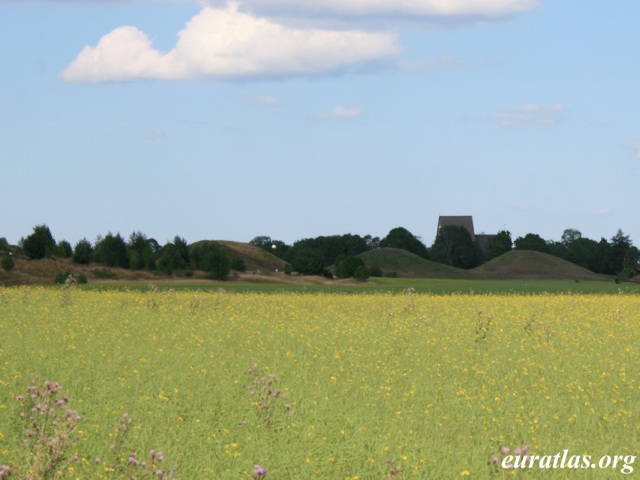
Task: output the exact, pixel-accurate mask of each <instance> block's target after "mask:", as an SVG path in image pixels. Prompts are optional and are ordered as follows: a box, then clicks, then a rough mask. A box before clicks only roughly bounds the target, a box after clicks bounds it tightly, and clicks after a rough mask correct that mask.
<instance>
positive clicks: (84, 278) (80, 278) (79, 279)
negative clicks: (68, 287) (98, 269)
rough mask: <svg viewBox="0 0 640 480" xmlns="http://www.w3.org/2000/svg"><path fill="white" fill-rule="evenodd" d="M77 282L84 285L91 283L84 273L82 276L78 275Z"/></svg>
mask: <svg viewBox="0 0 640 480" xmlns="http://www.w3.org/2000/svg"><path fill="white" fill-rule="evenodd" d="M76 280H77V281H78V283H82V284H85V283H89V281H88V280H87V276H86V275H85V274H84V273H81V274H80V275H78V276H77V277H76Z"/></svg>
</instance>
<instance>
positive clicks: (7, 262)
mask: <svg viewBox="0 0 640 480" xmlns="http://www.w3.org/2000/svg"><path fill="white" fill-rule="evenodd" d="M0 265H2V268H3V269H4V271H5V272H8V271H10V270H13V267H15V266H16V262H15V261H14V260H13V256H11V255H3V256H2V260H0Z"/></svg>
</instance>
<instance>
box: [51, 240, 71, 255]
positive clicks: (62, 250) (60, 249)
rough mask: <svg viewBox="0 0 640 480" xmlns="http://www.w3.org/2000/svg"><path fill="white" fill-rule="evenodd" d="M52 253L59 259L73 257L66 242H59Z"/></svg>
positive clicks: (69, 245)
mask: <svg viewBox="0 0 640 480" xmlns="http://www.w3.org/2000/svg"><path fill="white" fill-rule="evenodd" d="M54 253H55V255H56V256H58V257H61V258H71V256H72V255H73V248H71V244H70V243H69V242H67V241H66V240H60V241H59V242H58V244H57V245H56V248H55V250H54Z"/></svg>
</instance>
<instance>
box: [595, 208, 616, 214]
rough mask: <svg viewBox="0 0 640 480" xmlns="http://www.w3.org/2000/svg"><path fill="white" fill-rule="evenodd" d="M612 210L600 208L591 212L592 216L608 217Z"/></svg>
mask: <svg viewBox="0 0 640 480" xmlns="http://www.w3.org/2000/svg"><path fill="white" fill-rule="evenodd" d="M612 211H613V210H611V209H610V208H609V207H601V208H596V209H595V210H593V211H592V213H593V214H594V215H609V214H610V213H611V212H612Z"/></svg>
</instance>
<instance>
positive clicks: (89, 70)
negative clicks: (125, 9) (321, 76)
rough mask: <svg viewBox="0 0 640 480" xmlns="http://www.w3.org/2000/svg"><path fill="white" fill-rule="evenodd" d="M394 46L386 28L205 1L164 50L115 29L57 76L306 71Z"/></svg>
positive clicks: (366, 58) (128, 29)
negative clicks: (320, 23)
mask: <svg viewBox="0 0 640 480" xmlns="http://www.w3.org/2000/svg"><path fill="white" fill-rule="evenodd" d="M399 51H400V47H399V45H398V41H397V38H396V36H395V35H393V34H390V33H373V32H366V31H357V30H320V29H297V28H292V27H287V26H285V25H283V24H279V23H275V22H274V21H272V20H269V19H266V18H261V17H257V16H255V15H251V14H247V13H242V12H239V11H238V6H237V4H230V5H229V6H227V7H225V8H213V7H204V8H203V9H202V10H201V11H200V12H199V13H198V14H197V15H196V16H195V17H193V18H192V19H191V20H190V21H189V22H188V23H187V25H186V27H185V28H184V30H182V31H181V32H180V33H179V34H178V42H177V44H176V46H175V48H174V49H172V50H171V51H169V52H166V53H163V52H160V51H158V50H156V49H155V48H154V47H153V46H152V44H151V40H150V39H149V37H148V36H147V35H146V34H145V33H144V32H142V31H141V30H139V29H138V28H136V27H134V26H123V27H120V28H117V29H115V30H113V31H112V32H110V33H108V34H107V35H105V36H104V37H102V38H101V39H100V41H99V42H98V44H97V45H96V46H87V47H85V48H84V49H83V50H82V51H81V52H80V54H79V55H78V56H77V58H76V59H75V60H74V61H73V62H72V63H71V64H70V65H69V66H68V67H67V68H66V69H65V70H64V71H63V72H62V73H61V74H60V76H61V78H62V79H63V80H65V81H67V82H77V83H98V82H110V81H111V82H113V81H131V80H137V79H164V80H182V79H194V78H207V77H212V78H238V77H258V76H282V75H311V74H318V73H327V72H335V71H339V70H342V69H345V68H349V67H353V66H357V65H361V64H366V63H369V62H376V61H381V60H386V59H389V58H391V57H393V56H395V55H397V54H398V53H399Z"/></svg>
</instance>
